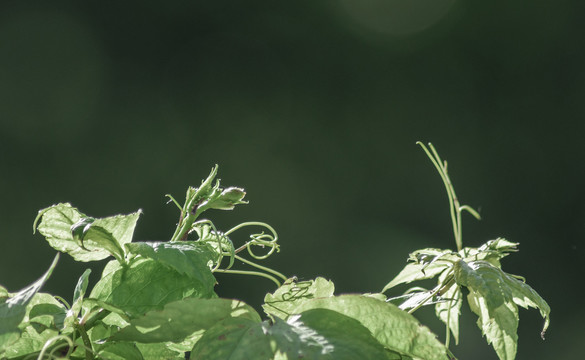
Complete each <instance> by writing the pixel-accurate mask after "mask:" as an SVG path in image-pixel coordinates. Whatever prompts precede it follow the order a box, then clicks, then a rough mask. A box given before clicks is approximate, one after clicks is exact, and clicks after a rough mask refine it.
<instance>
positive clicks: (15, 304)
mask: <svg viewBox="0 0 585 360" xmlns="http://www.w3.org/2000/svg"><path fill="white" fill-rule="evenodd" d="M57 261H59V254H57V255H56V256H55V259H53V262H52V263H51V266H49V269H48V270H47V271H46V272H45V273H44V274H43V276H41V277H40V278H39V279H38V280H37V281H35V282H34V283H32V284H31V285H29V286H28V287H26V288H24V289H22V290H20V291H19V292H17V293H15V294H13V295H12V297H10V298H8V299H6V300H5V302H3V303H2V304H0V354H1V353H2V352H4V351H5V350H6V349H8V348H9V347H10V346H11V345H12V344H13V343H14V342H16V341H17V340H18V338H19V337H20V329H19V327H18V326H19V325H20V323H21V321H22V320H23V319H24V317H25V315H26V308H27V305H28V303H29V302H30V301H31V300H32V298H33V296H34V295H35V294H36V293H37V292H38V291H39V290H40V289H41V287H42V286H43V285H44V284H45V282H46V281H47V279H49V277H50V276H51V273H52V272H53V269H55V266H57Z"/></svg>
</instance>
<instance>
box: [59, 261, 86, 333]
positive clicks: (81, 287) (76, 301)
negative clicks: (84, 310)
mask: <svg viewBox="0 0 585 360" xmlns="http://www.w3.org/2000/svg"><path fill="white" fill-rule="evenodd" d="M89 274H91V269H86V270H85V271H84V272H83V274H82V275H81V277H79V280H78V281H77V285H76V286H75V290H74V291H73V302H72V303H71V310H70V311H69V312H68V313H67V318H66V319H65V323H66V326H69V327H73V323H74V322H75V320H77V317H78V316H79V313H80V311H81V307H82V304H83V298H84V297H85V292H86V291H87V285H88V283H89Z"/></svg>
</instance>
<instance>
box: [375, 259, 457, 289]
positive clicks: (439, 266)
mask: <svg viewBox="0 0 585 360" xmlns="http://www.w3.org/2000/svg"><path fill="white" fill-rule="evenodd" d="M448 267H449V264H446V263H438V262H435V263H432V264H416V263H409V264H406V266H405V267H404V269H402V271H400V273H399V274H398V275H396V277H395V278H394V279H392V281H390V282H389V283H388V284H386V286H384V289H382V292H385V291H386V290H388V289H391V288H393V287H394V286H396V285H400V284H408V283H411V282H413V281H416V280H424V279H432V278H434V277H435V276H437V275H438V274H440V273H441V272H443V270H445V269H446V268H448Z"/></svg>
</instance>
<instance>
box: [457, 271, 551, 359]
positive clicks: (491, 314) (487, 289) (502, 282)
mask: <svg viewBox="0 0 585 360" xmlns="http://www.w3.org/2000/svg"><path fill="white" fill-rule="evenodd" d="M455 280H456V281H457V283H458V284H460V285H462V286H466V287H467V288H468V289H469V295H468V301H469V307H470V308H471V310H472V311H473V312H474V313H475V314H477V315H478V316H479V319H478V326H479V328H480V329H481V330H482V332H483V333H484V335H485V336H486V339H487V341H488V343H489V344H491V345H492V346H493V348H494V350H495V351H496V353H497V354H498V357H499V358H500V359H501V360H508V359H514V358H515V356H516V348H517V343H518V335H517V329H518V319H519V317H518V307H517V305H519V306H522V307H524V308H528V307H534V308H538V309H539V310H540V313H541V315H542V316H543V318H544V319H545V324H544V328H543V330H542V334H544V332H545V331H546V328H547V327H548V324H549V314H550V308H549V306H548V304H547V303H546V302H545V301H544V299H542V298H541V297H540V295H538V293H536V291H534V290H533V289H532V288H531V287H530V286H528V285H527V284H525V283H523V282H521V281H519V280H517V279H516V278H514V277H513V276H511V275H509V274H506V273H505V272H503V271H502V270H501V269H499V268H497V267H495V266H493V265H492V264H490V263H489V262H487V261H473V262H470V263H469V264H468V263H466V262H465V261H460V262H458V263H457V264H456V266H455Z"/></svg>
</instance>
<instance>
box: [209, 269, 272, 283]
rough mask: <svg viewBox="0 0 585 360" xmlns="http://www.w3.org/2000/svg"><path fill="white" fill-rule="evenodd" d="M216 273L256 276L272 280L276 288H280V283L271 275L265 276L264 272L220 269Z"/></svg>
mask: <svg viewBox="0 0 585 360" xmlns="http://www.w3.org/2000/svg"><path fill="white" fill-rule="evenodd" d="M216 272H222V273H226V274H240V275H254V276H260V277H263V278H266V279H269V280H272V281H273V282H274V283H275V284H276V286H278V287H280V285H281V284H280V282H279V281H278V280H277V279H276V278H275V277H274V276H271V275H268V274H265V273H263V272H259V271H247V270H227V269H219V270H217V271H216Z"/></svg>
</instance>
